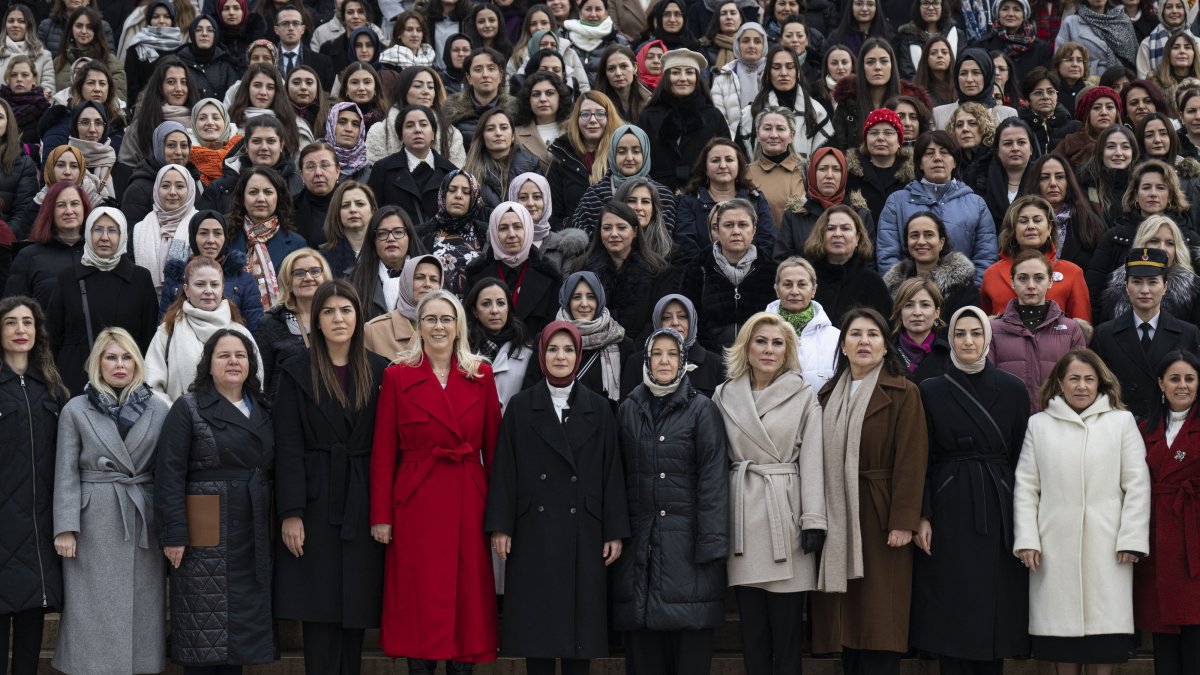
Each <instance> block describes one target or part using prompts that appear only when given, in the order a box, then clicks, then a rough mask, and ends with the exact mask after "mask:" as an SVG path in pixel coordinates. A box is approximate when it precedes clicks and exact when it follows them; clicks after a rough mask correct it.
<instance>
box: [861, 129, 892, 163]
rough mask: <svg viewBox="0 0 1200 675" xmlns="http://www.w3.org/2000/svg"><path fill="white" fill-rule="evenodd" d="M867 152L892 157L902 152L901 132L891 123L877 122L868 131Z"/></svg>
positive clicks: (872, 154)
mask: <svg viewBox="0 0 1200 675" xmlns="http://www.w3.org/2000/svg"><path fill="white" fill-rule="evenodd" d="M866 143H867V154H869V155H871V156H872V157H878V158H880V159H885V158H886V159H892V158H894V157H895V156H896V153H898V152H900V134H897V133H896V130H895V129H894V128H892V125H890V124H876V125H875V126H873V127H871V128H870V130H868V131H867V138H866Z"/></svg>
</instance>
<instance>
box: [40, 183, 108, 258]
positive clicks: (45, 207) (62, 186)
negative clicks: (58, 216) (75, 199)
mask: <svg viewBox="0 0 1200 675" xmlns="http://www.w3.org/2000/svg"><path fill="white" fill-rule="evenodd" d="M68 189H69V190H75V192H77V193H79V199H80V200H81V201H82V202H83V220H87V217H88V215H90V214H91V212H92V209H93V208H94V207H93V205H92V200H91V199H89V198H88V196H87V191H86V190H84V189H83V185H82V183H80V184H76V183H72V182H70V181H65V180H60V181H58V182H57V183H55V184H54V185H51V186H50V187H49V189H48V190H47V191H46V196H45V198H44V199H43V200H42V206H41V208H39V209H38V213H37V217H36V218H34V219H33V227H31V228H30V230H29V241H31V242H33V243H35V244H49V243H50V241H51V240H52V239H54V202H55V201H57V200H58V196H59V195H60V194H62V192H63V191H64V190H68ZM83 229H84V223H83V222H80V223H79V233H80V234H81V235H83V236H85V237H86V236H87V234H86V233H85V232H84V231H83Z"/></svg>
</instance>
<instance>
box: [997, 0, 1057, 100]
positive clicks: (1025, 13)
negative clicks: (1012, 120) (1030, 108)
mask: <svg viewBox="0 0 1200 675" xmlns="http://www.w3.org/2000/svg"><path fill="white" fill-rule="evenodd" d="M996 9H997V12H996V20H995V22H994V23H993V24H992V29H991V32H990V33H988V34H987V35H986V36H984V37H983V39H982V40H981V41H980V42H979V43H978V46H979V47H981V48H983V49H984V50H986V51H987V52H988V53H992V52H994V51H1000V52H1001V53H1002V54H1003V55H1004V56H1005V57H1006V58H1008V59H1010V60H1011V61H1012V62H1013V67H1014V68H1013V71H1012V72H1011V73H1009V82H1020V81H1021V79H1022V78H1024V77H1025V76H1026V75H1027V74H1028V73H1029V72H1030V71H1032V70H1033V69H1034V68H1037V67H1039V66H1044V65H1046V64H1048V63H1050V60H1051V57H1052V56H1053V48H1052V47H1051V46H1050V44H1049V43H1048V42H1046V41H1044V40H1042V39H1040V38H1039V37H1038V35H1037V28H1036V27H1035V26H1034V20H1035V18H1034V16H1033V14H1032V13H1031V11H1030V4H1029V3H1023V2H1021V0H1002V1H1001V2H1000V3H999V5H998V6H997V7H996ZM1013 107H1016V106H1015V105H1014V106H1013Z"/></svg>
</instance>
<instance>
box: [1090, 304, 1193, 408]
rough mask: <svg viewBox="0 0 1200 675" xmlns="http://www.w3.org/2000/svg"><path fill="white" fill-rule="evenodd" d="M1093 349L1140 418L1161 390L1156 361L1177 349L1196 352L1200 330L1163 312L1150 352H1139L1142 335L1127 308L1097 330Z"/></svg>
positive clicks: (1129, 405)
mask: <svg viewBox="0 0 1200 675" xmlns="http://www.w3.org/2000/svg"><path fill="white" fill-rule="evenodd" d="M1092 349H1093V350H1094V351H1095V352H1096V353H1097V354H1099V355H1100V358H1102V359H1104V363H1105V364H1107V365H1108V367H1109V369H1110V370H1112V372H1113V375H1116V376H1117V381H1118V382H1120V383H1121V398H1122V399H1123V400H1124V401H1125V405H1126V406H1127V407H1128V408H1129V411H1130V412H1132V413H1133V414H1134V415H1135V416H1136V417H1137V418H1138V419H1139V420H1140V419H1143V418H1145V417H1146V415H1147V414H1149V412H1150V409H1151V407H1152V406H1153V405H1154V402H1155V401H1156V400H1158V398H1159V396H1160V393H1159V389H1158V384H1157V382H1156V378H1155V376H1154V375H1155V372H1156V371H1157V370H1158V362H1159V361H1161V360H1162V358H1163V357H1164V356H1166V355H1167V353H1168V352H1172V351H1174V350H1176V349H1179V350H1183V351H1189V352H1192V353H1193V354H1195V353H1196V352H1197V350H1198V349H1200V330H1197V329H1196V326H1194V325H1192V324H1190V323H1185V322H1183V321H1180V320H1179V319H1176V318H1175V317H1173V316H1171V315H1170V314H1167V313H1166V312H1162V313H1161V314H1159V316H1158V329H1157V330H1155V331H1154V339H1153V340H1151V341H1150V349H1149V351H1146V352H1144V351H1142V336H1141V333H1139V332H1138V330H1137V327H1136V325H1135V322H1134V317H1133V311H1132V310H1129V311H1127V312H1125V313H1124V314H1122V315H1120V316H1118V317H1117V318H1115V319H1113V320H1112V321H1106V322H1104V323H1102V324H1100V326H1099V327H1098V328H1097V329H1096V335H1095V337H1093V338H1092Z"/></svg>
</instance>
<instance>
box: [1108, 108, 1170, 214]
mask: <svg viewBox="0 0 1200 675" xmlns="http://www.w3.org/2000/svg"><path fill="white" fill-rule="evenodd" d="M1113 126H1114V127H1121V128H1125V127H1123V126H1122V125H1118V124H1114V125H1113ZM1105 131H1108V129H1105ZM1134 147H1137V144H1134ZM1148 173H1157V174H1159V175H1160V176H1162V177H1163V182H1164V183H1166V184H1167V205H1166V209H1165V210H1166V211H1170V212H1172V213H1179V212H1182V211H1186V210H1187V209H1188V208H1189V207H1190V206H1191V204H1190V203H1189V202H1188V198H1187V195H1185V194H1183V190H1182V189H1181V188H1180V187H1179V174H1177V173H1175V167H1173V166H1171V165H1169V164H1167V163H1166V162H1164V161H1162V160H1159V159H1147V160H1145V161H1143V162H1141V163H1140V164H1137V165H1135V166H1134V167H1133V169H1132V170H1130V172H1129V184H1128V185H1127V186H1125V195H1124V197H1123V198H1122V199H1121V206H1124V207H1125V210H1126V211H1138V210H1139V209H1138V204H1137V194H1138V189H1139V187H1140V186H1141V184H1142V179H1143V178H1145V177H1146V174H1148Z"/></svg>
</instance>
